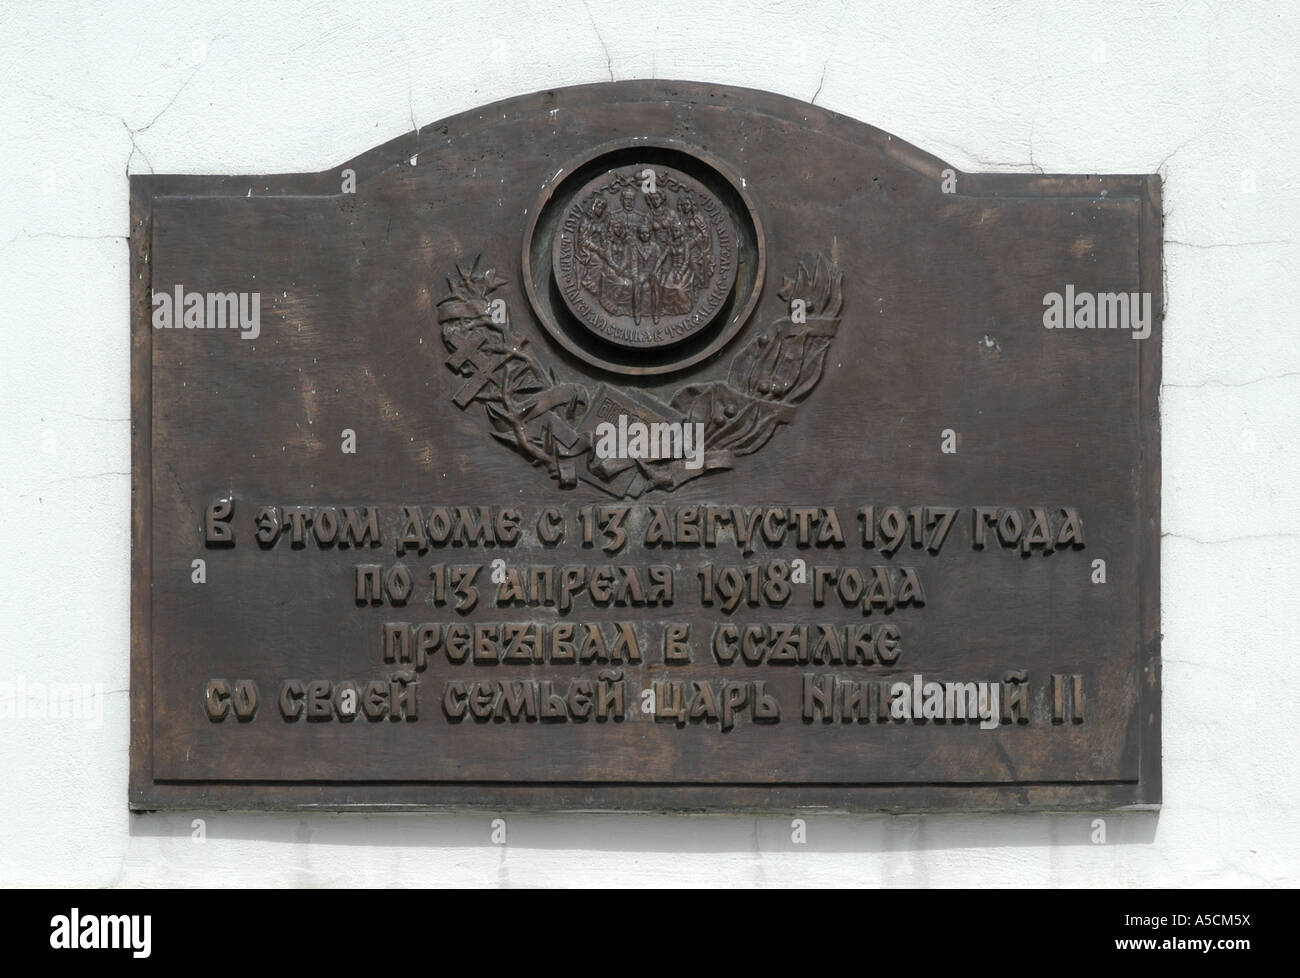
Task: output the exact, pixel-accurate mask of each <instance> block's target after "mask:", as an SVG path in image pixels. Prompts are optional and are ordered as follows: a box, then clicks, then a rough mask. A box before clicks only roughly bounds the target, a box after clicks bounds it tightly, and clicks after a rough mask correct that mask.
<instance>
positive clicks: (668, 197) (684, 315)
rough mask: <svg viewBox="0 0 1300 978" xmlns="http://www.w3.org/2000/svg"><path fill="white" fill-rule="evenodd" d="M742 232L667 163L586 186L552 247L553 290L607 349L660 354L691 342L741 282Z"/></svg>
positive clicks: (617, 172)
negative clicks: (738, 272)
mask: <svg viewBox="0 0 1300 978" xmlns="http://www.w3.org/2000/svg"><path fill="white" fill-rule="evenodd" d="M736 248H737V237H736V228H735V226H734V224H733V223H732V220H731V217H730V216H729V214H728V212H727V208H726V207H725V206H724V205H723V204H722V202H721V201H720V200H719V199H718V198H717V196H715V195H714V194H713V192H712V191H710V190H709V189H707V188H706V187H705V186H704V185H703V184H701V183H700V182H698V181H697V180H695V179H693V178H692V177H689V176H687V175H686V174H685V173H683V172H681V171H680V170H677V169H675V168H673V167H670V166H667V165H665V164H663V163H650V162H643V163H634V164H632V165H628V166H620V167H618V168H616V169H611V170H609V171H607V172H605V173H602V174H601V175H600V176H598V177H596V178H594V179H592V180H590V181H588V182H587V183H586V184H585V185H584V186H582V188H581V189H579V190H578V191H577V193H576V194H575V195H574V196H573V198H572V199H571V200H570V202H569V203H568V205H567V207H566V209H565V210H564V212H563V214H562V216H561V218H560V224H559V228H558V229H557V232H556V234H555V236H554V239H553V244H552V269H553V274H554V276H555V284H556V286H557V288H558V289H559V293H560V296H561V297H562V299H563V301H564V304H565V306H566V307H567V308H568V310H569V312H571V313H572V314H573V316H574V317H575V318H576V319H577V321H578V323H580V324H581V326H582V327H583V328H585V329H586V330H588V331H589V332H590V333H592V334H593V335H594V336H596V337H599V339H601V340H603V341H604V342H606V343H612V344H614V345H615V346H618V347H626V348H632V349H639V350H645V349H661V348H666V347H670V346H674V345H675V344H678V343H681V342H683V341H685V340H688V339H690V338H691V337H692V336H694V335H696V334H697V333H699V332H700V331H701V330H703V329H704V328H705V327H707V326H708V325H709V324H710V323H711V322H712V321H713V320H714V318H715V317H717V315H718V313H719V312H720V311H722V310H723V309H724V308H725V307H726V305H727V303H728V300H729V299H730V297H731V292H732V289H733V288H734V287H735V285H736V268H737V261H736Z"/></svg>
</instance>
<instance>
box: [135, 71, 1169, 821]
mask: <svg viewBox="0 0 1300 978" xmlns="http://www.w3.org/2000/svg"><path fill="white" fill-rule="evenodd" d="M1161 238H1162V212H1161V203H1160V182H1159V179H1158V178H1157V177H1155V176H1149V175H1148V176H1097V175H1044V174H1006V173H1000V174H974V173H964V172H960V171H957V170H956V169H955V168H953V167H951V166H949V165H948V164H947V163H945V162H943V161H942V160H939V159H937V158H935V157H933V156H930V155H928V154H927V153H926V152H925V151H924V150H923V149H920V148H917V147H914V146H911V145H909V144H908V143H906V142H904V141H902V140H901V139H898V138H896V137H894V136H891V135H889V134H887V133H885V132H882V131H881V130H878V129H874V128H872V127H870V126H867V125H865V124H863V123H860V122H856V121H854V120H852V119H848V118H845V117H843V116H839V115H836V114H834V113H832V112H828V111H826V110H823V109H820V108H816V107H813V106H810V105H807V104H805V103H802V102H796V101H793V100H791V99H788V98H784V97H780V96H776V95H770V94H766V93H762V92H755V91H748V90H741V89H734V88H727V87H724V86H712V85H703V84H694V83H680V82H666V81H637V82H618V83H611V84H602V85H589V86H583V87H579V88H571V89H563V90H559V91H551V92H542V93H538V94H534V95H526V96H522V97H519V98H514V99H510V100H508V101H505V102H501V103H498V104H495V105H491V106H488V107H485V108H482V109H477V110H474V111H471V112H467V113H464V114H463V115H459V116H455V117H453V118H450V119H446V120H444V121H442V122H439V123H436V124H433V125H427V126H423V127H421V128H420V129H419V130H418V131H415V132H411V133H408V134H406V135H404V136H401V137H400V138H397V139H394V140H392V141H391V142H388V143H386V144H384V145H383V146H380V147H379V148H377V149H373V150H370V151H368V152H365V153H363V154H362V155H361V156H358V157H356V158H355V159H353V160H352V161H351V162H348V163H346V164H343V165H341V166H339V167H337V168H334V169H330V170H327V171H323V172H320V173H314V174H288V175H276V176H258V177H247V176H242V177H239V176H213V177H207V176H181V175H152V174H151V175H147V176H143V175H138V176H132V177H131V255H132V265H131V303H132V324H133V328H132V337H131V342H132V423H133V428H132V430H133V443H132V452H133V482H132V517H133V519H132V581H133V603H132V637H133V644H132V668H131V794H130V804H131V807H132V808H134V809H137V810H149V809H177V808H188V809H259V810H284V809H307V808H311V809H333V810H377V809H383V808H389V809H422V808H458V807H471V806H478V807H491V808H511V807H527V808H543V809H564V810H593V809H625V810H627V809H632V810H648V811H662V810H721V811H739V810H753V811H774V810H780V811H791V810H812V811H827V810H829V811H837V810H858V811H870V810H887V811H907V810H915V811H924V810H1012V809H1017V810H1019V809H1040V810H1053V809H1055V810H1065V809H1070V810H1079V809H1084V808H1086V809H1116V808H1122V807H1131V806H1148V807H1149V806H1154V805H1158V804H1159V801H1160V708H1159V703H1160V658H1159V648H1160V646H1159V643H1160V635H1159V624H1160V614H1159V593H1160V592H1159V542H1160V521H1159V516H1160V414H1159V398H1158V394H1159V384H1160V351H1161V309H1162V303H1163V293H1162V289H1161Z"/></svg>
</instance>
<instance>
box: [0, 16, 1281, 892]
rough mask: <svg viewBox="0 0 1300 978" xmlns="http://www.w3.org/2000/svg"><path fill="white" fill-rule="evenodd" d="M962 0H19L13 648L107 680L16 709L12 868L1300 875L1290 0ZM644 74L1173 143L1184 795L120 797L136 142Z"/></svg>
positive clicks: (105, 880) (1028, 132) (1044, 130)
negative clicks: (1043, 803) (499, 811)
mask: <svg viewBox="0 0 1300 978" xmlns="http://www.w3.org/2000/svg"><path fill="white" fill-rule="evenodd" d="M974 6H975V5H969V4H953V5H951V6H947V5H943V4H929V3H916V4H912V3H902V4H897V5H884V4H881V5H877V4H866V3H861V4H860V3H853V2H847V3H826V4H816V3H788V4H782V3H761V4H752V3H749V4H736V5H726V6H723V5H714V4H709V3H704V2H701V0H690V2H684V3H665V4H662V5H660V6H658V7H637V8H636V9H635V12H633V11H632V9H631V8H629V7H628V5H626V4H619V3H609V2H605V0H589V2H579V3H576V4H566V5H564V6H563V8H558V7H557V6H556V5H553V4H552V3H549V2H548V3H541V2H512V3H510V4H503V5H499V6H495V5H487V4H482V3H463V4H459V3H458V4H441V3H417V2H411V3H405V4H402V3H394V4H386V5H384V6H382V7H380V6H377V5H376V6H374V7H371V6H369V5H365V4H355V3H346V4H343V3H340V4H330V3H323V2H321V3H306V2H299V3H282V4H248V5H246V6H242V7H241V6H238V5H225V4H221V3H214V2H206V3H192V2H186V0H179V2H176V3H171V4H167V5H165V9H162V8H157V7H155V5H149V4H144V3H139V4H112V5H95V6H91V5H85V7H84V9H81V8H79V7H77V6H73V5H71V4H69V5H66V6H63V5H54V4H10V5H7V7H6V9H5V10H4V11H3V12H0V77H3V82H4V83H3V88H2V94H0V130H2V131H3V132H4V138H3V141H2V142H0V161H2V162H3V170H2V171H0V172H2V173H3V182H2V183H0V296H3V303H2V304H0V330H2V335H3V340H4V343H3V347H0V391H2V392H3V393H2V395H0V396H2V397H3V404H4V407H5V418H4V426H5V430H4V436H3V438H0V554H3V558H2V559H0V594H2V595H3V599H2V600H0V683H8V684H11V685H10V687H9V688H10V689H11V690H19V689H26V690H28V691H29V692H30V691H31V690H32V689H33V687H34V686H35V684H51V683H86V684H90V686H91V687H92V688H93V687H99V688H100V689H101V690H102V693H103V696H102V699H96V698H95V697H91V699H92V701H93V702H92V704H91V706H92V709H91V715H90V716H89V717H82V718H80V719H78V718H58V719H50V718H48V717H45V718H43V717H40V716H32V715H30V712H34V711H26V712H28V714H29V715H17V714H18V713H21V712H24V711H19V710H14V709H12V708H11V709H10V710H8V711H7V714H6V715H4V716H0V771H2V772H3V777H0V885H3V884H10V885H12V884H38V885H46V884H47V885H88V886H104V885H149V884H180V885H197V884H204V883H208V884H217V885H229V886H242V885H258V884H278V883H287V884H298V885H307V886H321V885H353V884H355V885H384V884H388V883H416V884H418V883H450V884H467V885H527V884H555V885H579V884H588V883H602V882H603V883H609V882H614V883H617V884H623V885H647V886H653V885H664V884H685V885H707V884H719V883H724V882H726V883H730V884H739V885H780V884H817V883H838V884H844V883H849V884H863V885H868V886H876V885H922V886H924V885H958V886H971V885H974V886H999V885H1003V886H1026V885H1056V884H1061V885H1096V886H1130V885H1132V886H1137V885H1255V886H1267V885H1278V884H1283V883H1289V884H1291V885H1295V884H1297V883H1300V830H1298V827H1300V818H1298V817H1297V814H1296V812H1297V809H1298V808H1300V765H1297V764H1296V753H1297V747H1300V744H1298V743H1297V740H1298V739H1300V738H1297V734H1296V730H1297V726H1296V720H1295V718H1294V716H1292V714H1291V707H1290V706H1289V705H1288V704H1290V702H1291V699H1290V694H1289V693H1288V692H1287V690H1288V689H1289V688H1290V685H1291V684H1292V683H1294V682H1296V681H1297V678H1298V677H1297V674H1296V673H1297V670H1296V667H1295V655H1294V653H1295V640H1294V637H1293V631H1292V629H1291V628H1290V627H1288V626H1289V624H1290V619H1291V618H1293V617H1294V612H1295V610H1296V608H1297V606H1298V605H1300V598H1298V597H1297V591H1300V558H1298V557H1297V552H1298V551H1297V537H1300V532H1298V531H1297V524H1296V513H1297V511H1300V447H1297V441H1296V438H1295V433H1296V429H1297V427H1300V340H1298V339H1297V336H1296V329H1297V326H1296V323H1295V321H1294V316H1293V310H1294V304H1293V303H1292V302H1290V300H1289V299H1287V297H1286V292H1285V289H1286V288H1289V287H1291V286H1290V285H1288V284H1287V283H1291V284H1294V282H1295V281H1296V277H1297V276H1296V272H1297V271H1298V270H1300V269H1298V268H1297V266H1298V264H1300V260H1298V259H1300V236H1297V234H1296V233H1295V231H1294V227H1295V225H1296V223H1297V221H1298V220H1300V178H1298V177H1297V167H1296V160H1297V159H1300V136H1298V135H1297V131H1298V129H1297V126H1296V123H1295V120H1296V109H1295V105H1296V100H1297V96H1298V95H1300V77H1298V76H1297V74H1296V72H1295V70H1294V69H1295V52H1296V50H1297V47H1298V46H1300V16H1298V15H1297V13H1296V11H1295V10H1294V9H1292V8H1290V7H1288V6H1287V5H1285V4H1281V5H1277V4H1266V3H1230V2H1213V0H1199V2H1198V0H1191V2H1186V0H1180V2H1177V3H1174V2H1147V3H1133V4H1106V3H1096V4H1071V5H1062V4H1053V3H1044V4H1041V5H1040V4H1020V3H991V4H987V5H982V9H980V10H976V9H974ZM650 77H658V78H678V79H693V80H699V81H706V82H718V83H725V84H733V85H741V86H747V87H752V88H760V89H766V90H769V91H774V92H779V93H781V94H784V95H789V96H792V97H795V98H800V99H804V100H812V101H815V102H816V104H818V105H821V106H825V107H827V108H830V109H834V110H836V111H838V112H842V113H844V114H846V115H850V116H853V117H854V118H857V119H860V120H862V121H864V122H869V123H871V124H873V125H876V126H879V127H880V128H882V129H885V130H887V131H889V132H891V133H893V134H895V135H897V136H899V137H900V138H902V139H905V140H907V141H909V142H911V143H914V144H915V145H917V146H919V147H920V148H922V149H924V150H927V151H929V152H931V153H934V154H935V155H937V156H940V157H943V158H945V159H946V160H948V161H949V162H950V163H951V164H953V165H954V166H955V167H958V168H960V169H965V170H1017V171H1033V170H1038V169H1041V170H1043V171H1045V172H1067V173H1072V172H1102V173H1148V172H1152V171H1158V172H1160V173H1161V174H1163V175H1164V177H1165V180H1166V183H1165V191H1164V201H1165V206H1166V211H1167V217H1166V246H1165V260H1166V266H1167V267H1166V274H1167V286H1166V294H1167V297H1168V309H1167V314H1166V319H1165V326H1164V328H1165V341H1164V343H1165V346H1164V349H1165V364H1164V379H1165V387H1164V391H1163V394H1162V409H1163V413H1164V458H1163V464H1164V512H1163V524H1164V540H1163V551H1162V561H1163V586H1162V605H1163V632H1164V647H1163V651H1164V778H1165V788H1164V796H1165V804H1164V808H1163V810H1162V811H1161V812H1160V814H1159V815H1158V816H1157V815H1155V814H1149V813H1141V814H1128V815H1118V816H1108V817H1107V818H1106V820H1105V826H1104V834H1105V841H1104V842H1101V841H1099V837H1100V834H1101V832H1100V830H1099V829H1098V828H1097V827H1096V826H1095V825H1094V817H1093V816H1091V815H1078V816H1071V815H1057V816H1039V815H1025V816H1001V817H992V816H944V817H925V818H922V817H881V818H847V817H830V816H827V817H823V818H809V819H807V826H806V833H807V839H806V842H804V843H802V844H798V843H796V842H794V841H792V827H791V823H790V819H789V818H780V817H775V816H773V817H767V818H758V819H755V818H751V817H713V818H697V817H691V818H684V817H666V816H665V817H648V816H614V815H589V816H568V815H566V816H516V815H511V816H508V817H507V818H506V819H505V841H504V844H494V842H493V839H492V833H493V830H492V826H491V820H492V818H493V817H494V816H491V815H486V814H485V815H474V816H430V817H412V816H372V817H364V816H324V815H322V816H315V817H298V816H293V817H289V816H282V817H252V816H225V815H213V814H206V815H204V816H203V818H204V824H203V825H202V826H201V827H199V828H196V827H195V826H194V822H193V818H194V816H191V815H176V816H166V817H164V816H134V817H133V816H130V815H129V814H128V813H127V806H126V781H127V747H128V739H127V675H128V669H127V659H128V646H129V641H128V634H129V627H128V624H129V606H128V587H129V580H130V573H129V563H128V558H129V538H128V518H129V505H130V488H129V487H130V460H129V434H130V431H129V429H130V424H129V418H128V415H129V408H128V387H129V376H128V373H129V372H128V361H127V350H128V343H127V334H128V319H127V276H128V262H127V245H126V237H125V235H126V232H127V179H126V175H127V174H128V173H132V172H149V171H151V170H152V171H156V172H159V173H163V172H166V173H239V174H244V173H247V174H256V173H260V172H276V171H289V172H301V171H313V170H318V169H322V168H325V167H329V166H333V165H336V164H339V163H342V162H343V161H345V160H347V159H348V158H350V157H352V156H354V155H356V154H358V153H360V152H362V151H363V150H366V149H369V148H370V147H372V146H375V145H378V144H380V143H382V142H384V141H386V140H388V139H390V138H392V137H394V136H396V135H399V134H400V133H402V132H404V131H407V130H409V129H411V128H413V127H415V126H417V125H425V124H427V123H430V122H432V121H435V120H437V119H439V118H441V117H443V116H446V115H449V114H452V113H455V112H459V111H462V110H465V109H469V108H473V107H474V106H477V105H479V104H482V103H485V102H488V101H491V100H494V99H498V98H504V97H507V96H510V95H515V94H520V93H523V92H529V91H534V90H537V89H544V88H554V87H558V86H562V85H571V84H579V83H587V82H595V81H602V80H609V79H625V78H650ZM36 688H39V687H36ZM28 699H33V697H31V696H29V697H28ZM33 701H34V700H33ZM95 702H98V703H102V707H103V712H102V718H97V717H96V716H95V715H94V703H95ZM196 836H200V837H201V838H196Z"/></svg>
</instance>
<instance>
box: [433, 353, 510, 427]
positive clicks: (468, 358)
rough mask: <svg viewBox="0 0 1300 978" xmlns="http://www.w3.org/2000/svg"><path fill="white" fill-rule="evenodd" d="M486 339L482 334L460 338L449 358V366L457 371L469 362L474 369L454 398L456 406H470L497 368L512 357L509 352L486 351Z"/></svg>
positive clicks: (462, 407)
mask: <svg viewBox="0 0 1300 978" xmlns="http://www.w3.org/2000/svg"><path fill="white" fill-rule="evenodd" d="M484 341H485V337H483V336H482V335H479V336H466V337H463V338H458V339H457V341H456V349H455V351H454V352H453V353H452V355H451V356H450V357H448V358H447V366H449V367H451V369H452V370H454V371H456V372H457V373H460V372H461V368H462V367H464V366H465V365H466V364H469V365H470V366H471V367H472V368H473V370H474V373H473V375H472V376H471V377H470V379H469V382H468V383H467V384H465V386H464V387H462V388H461V389H460V390H459V391H457V392H456V396H455V397H453V398H452V400H453V401H455V402H456V406H457V407H459V408H461V409H464V408H466V407H468V406H469V403H470V402H471V401H473V400H474V398H475V397H476V396H478V392H479V391H481V390H482V389H483V387H484V385H485V384H487V383H488V382H489V381H491V380H492V375H493V374H494V373H496V371H497V369H498V368H499V367H500V366H501V365H502V364H503V363H505V362H506V361H507V360H508V359H510V354H509V353H488V352H486V351H485V350H484V349H483V343H484Z"/></svg>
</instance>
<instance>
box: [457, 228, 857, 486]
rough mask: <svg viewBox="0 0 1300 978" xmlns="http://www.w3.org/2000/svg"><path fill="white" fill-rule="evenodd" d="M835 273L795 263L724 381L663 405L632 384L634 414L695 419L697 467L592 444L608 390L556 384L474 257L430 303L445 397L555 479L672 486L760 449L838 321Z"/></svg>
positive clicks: (818, 367) (791, 406)
mask: <svg viewBox="0 0 1300 978" xmlns="http://www.w3.org/2000/svg"><path fill="white" fill-rule="evenodd" d="M842 280H843V273H841V272H840V271H839V269H838V268H837V267H836V266H835V265H834V264H832V263H831V262H829V261H828V260H827V259H826V258H825V256H823V255H820V254H818V255H815V256H812V257H811V258H809V259H808V260H807V261H804V260H800V261H799V262H798V263H797V265H796V268H795V274H794V276H793V277H791V276H786V277H785V280H784V282H783V283H782V287H781V289H780V290H779V291H778V293H777V295H778V296H779V297H780V299H781V301H782V303H783V304H784V306H785V309H786V315H785V316H783V317H782V318H780V319H778V320H777V321H775V322H773V323H772V324H771V325H769V326H768V327H767V328H766V329H764V330H763V331H762V332H761V333H760V334H759V335H758V336H757V337H755V338H754V339H753V340H751V341H750V342H749V344H748V345H746V346H745V347H743V348H742V349H741V350H740V352H739V353H737V354H736V356H735V358H734V359H733V360H732V362H731V369H730V370H729V372H728V374H727V379H726V380H724V381H710V382H706V383H700V384H689V385H687V386H685V387H682V388H681V389H680V390H678V391H677V393H676V394H675V395H674V396H673V399H672V401H671V402H669V403H666V404H665V403H664V402H662V401H660V400H658V399H656V398H652V397H650V396H648V395H646V394H643V393H640V392H638V393H637V395H636V398H635V405H636V408H637V413H638V415H639V416H642V417H644V416H646V415H647V414H650V415H653V414H656V413H657V414H658V415H659V416H660V420H663V421H666V422H674V421H678V422H699V423H702V424H703V425H704V446H705V458H704V465H703V467H702V468H694V469H692V468H687V467H686V466H685V465H684V464H683V462H682V460H680V459H664V460H647V459H627V460H619V461H618V462H614V463H611V460H608V459H597V458H596V456H595V453H594V451H593V444H594V442H595V430H596V425H597V424H598V423H599V420H601V419H600V417H599V412H598V411H597V410H595V408H596V407H597V406H598V405H599V404H600V403H601V402H602V399H603V398H605V397H609V398H611V399H613V400H614V401H615V402H616V403H617V402H619V401H620V399H621V398H623V396H624V395H622V394H620V393H618V392H616V391H608V390H607V389H606V388H604V387H603V386H602V387H599V388H597V389H596V390H594V391H593V390H591V389H589V388H588V387H587V386H585V385H583V384H578V383H568V382H561V381H560V380H558V379H557V377H556V374H555V370H554V369H553V368H552V367H550V366H547V365H545V364H543V363H542V362H541V361H540V360H539V359H538V358H537V357H536V356H535V355H534V354H533V352H532V350H531V349H530V348H529V342H528V338H527V337H526V336H524V335H522V334H520V333H516V332H515V331H514V330H513V329H512V328H511V325H510V313H509V309H508V308H507V306H506V304H505V302H504V300H502V299H499V298H495V297H494V296H493V293H494V292H496V291H497V290H498V289H500V288H501V287H502V286H503V285H505V284H507V283H506V280H505V279H504V278H502V277H501V276H500V275H498V274H497V272H496V269H495V268H492V267H485V268H480V259H479V258H475V260H474V263H473V265H472V266H471V267H470V268H468V269H466V268H465V267H464V266H462V265H460V264H459V263H458V264H457V265H456V273H455V274H454V275H449V276H447V287H448V292H449V294H448V295H447V296H446V297H445V298H443V299H441V300H440V301H439V302H438V306H437V308H438V323H439V325H440V326H441V328H442V339H443V342H444V343H445V344H446V347H447V351H448V356H447V359H446V364H447V367H448V368H449V369H451V370H452V371H453V372H454V373H456V374H458V375H460V376H461V377H464V378H465V379H466V381H465V384H464V385H463V386H462V387H461V388H460V389H459V390H458V391H457V392H456V393H455V394H454V395H453V400H454V402H455V403H456V405H457V406H458V407H459V408H461V410H465V409H467V408H469V406H470V405H471V404H473V403H475V402H478V403H481V404H482V405H483V407H484V410H485V412H486V414H487V418H488V423H489V425H490V427H491V434H492V436H493V437H494V438H496V439H497V440H498V441H500V442H503V443H504V444H506V445H508V446H510V448H512V449H514V450H515V451H516V452H518V453H519V454H521V455H523V456H524V457H525V458H527V459H528V460H529V461H530V462H531V463H532V464H534V465H540V466H544V467H545V468H546V470H547V472H548V473H549V474H550V475H551V477H552V478H553V479H555V480H556V481H557V482H558V483H559V484H560V485H561V486H562V487H564V488H572V487H574V486H576V485H577V483H578V482H579V481H580V480H581V481H583V482H586V483H589V484H591V485H594V486H597V487H598V488H600V489H603V490H604V491H606V492H608V493H610V494H611V495H614V496H618V497H623V496H627V497H631V498H635V497H637V496H640V495H641V494H642V493H644V492H647V491H649V490H651V489H663V490H669V491H671V490H673V489H675V488H677V486H679V485H681V484H682V483H684V482H686V481H687V480H689V479H692V478H695V477H697V476H700V475H704V474H707V473H709V472H714V471H718V470H722V469H729V468H731V467H732V466H733V465H734V464H735V462H734V460H735V459H736V458H738V457H740V456H744V455H749V454H752V453H753V452H756V451H758V450H759V449H760V448H762V447H763V446H764V445H765V444H766V443H767V442H768V440H769V439H771V437H772V436H773V434H775V432H776V429H777V428H778V427H779V426H780V425H783V424H789V423H790V421H791V419H792V418H793V417H794V411H795V408H796V407H798V405H799V404H800V403H801V402H802V401H803V400H804V399H805V398H806V397H807V396H808V395H809V394H810V393H811V392H812V389H813V388H814V387H816V386H817V383H818V381H820V380H821V377H822V370H823V367H824V366H825V362H826V354H827V351H828V350H829V349H830V344H831V341H832V340H833V339H834V338H835V333H836V330H837V329H838V328H839V321H840V309H841V306H842V303H843V299H842V295H841V285H842Z"/></svg>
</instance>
